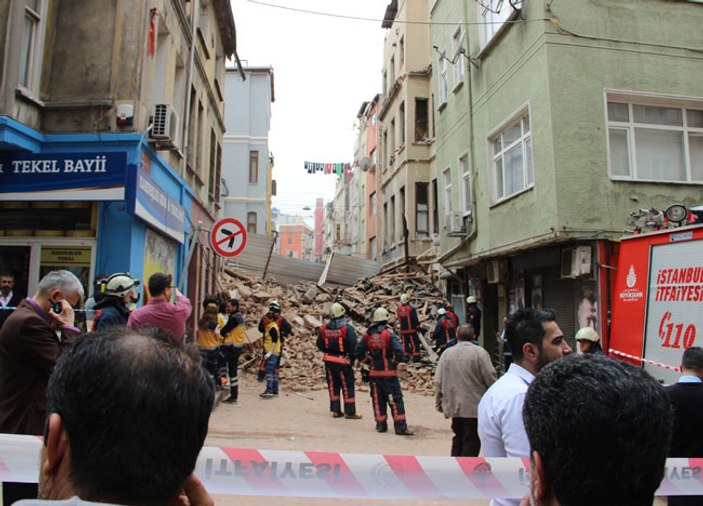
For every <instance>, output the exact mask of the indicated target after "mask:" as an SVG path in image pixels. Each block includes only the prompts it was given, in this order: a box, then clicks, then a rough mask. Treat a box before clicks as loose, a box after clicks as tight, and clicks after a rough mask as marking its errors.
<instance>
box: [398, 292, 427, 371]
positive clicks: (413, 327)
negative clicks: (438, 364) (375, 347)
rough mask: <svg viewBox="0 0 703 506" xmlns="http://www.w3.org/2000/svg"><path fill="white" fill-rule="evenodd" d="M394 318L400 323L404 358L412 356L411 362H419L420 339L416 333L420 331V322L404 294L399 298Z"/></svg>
mask: <svg viewBox="0 0 703 506" xmlns="http://www.w3.org/2000/svg"><path fill="white" fill-rule="evenodd" d="M396 316H397V317H398V322H399V323H400V339H401V341H402V344H403V349H404V350H405V354H406V356H412V360H413V362H419V361H420V358H421V355H420V338H419V337H418V335H417V333H418V331H419V329H420V320H419V319H418V317H417V310H416V309H415V308H414V307H413V306H412V305H411V304H410V295H408V294H407V293H404V294H402V295H401V296H400V306H398V309H396Z"/></svg>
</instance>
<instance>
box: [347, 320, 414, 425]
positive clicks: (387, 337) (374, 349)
mask: <svg viewBox="0 0 703 506" xmlns="http://www.w3.org/2000/svg"><path fill="white" fill-rule="evenodd" d="M389 319H390V313H389V312H388V311H387V310H386V309H384V308H382V307H379V308H378V309H376V310H375V311H374V312H373V315H372V317H371V326H370V327H369V328H368V330H367V331H366V334H365V335H364V338H363V339H361V340H360V341H359V343H358V344H357V345H356V350H355V351H354V355H355V357H356V358H357V359H360V360H366V361H368V362H370V365H371V369H370V371H369V390H370V393H371V401H372V404H373V413H374V417H375V419H376V431H378V432H386V431H388V415H387V406H388V405H390V407H391V415H392V416H393V426H394V428H395V433H396V434H398V435H399V436H411V435H413V434H414V433H413V431H411V430H409V429H408V424H407V421H406V420H405V404H404V403H403V392H402V390H401V388H400V381H399V380H398V370H397V367H398V364H399V363H401V362H403V359H404V355H403V347H402V346H401V344H400V341H398V338H397V337H396V335H395V334H394V333H393V331H392V329H391V328H390V327H389V326H388V320H389Z"/></svg>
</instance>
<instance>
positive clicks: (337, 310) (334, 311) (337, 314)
mask: <svg viewBox="0 0 703 506" xmlns="http://www.w3.org/2000/svg"><path fill="white" fill-rule="evenodd" d="M344 313H346V310H345V309H344V306H342V305H341V304H340V303H339V302H335V303H333V304H332V306H331V307H330V316H331V317H332V318H341V317H342V316H344Z"/></svg>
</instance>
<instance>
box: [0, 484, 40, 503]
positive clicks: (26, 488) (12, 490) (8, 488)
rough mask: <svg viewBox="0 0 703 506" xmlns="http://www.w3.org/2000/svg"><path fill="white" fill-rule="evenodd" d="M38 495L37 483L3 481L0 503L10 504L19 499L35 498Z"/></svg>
mask: <svg viewBox="0 0 703 506" xmlns="http://www.w3.org/2000/svg"><path fill="white" fill-rule="evenodd" d="M38 495H39V484H38V483H16V482H7V481H6V482H3V484H2V503H3V505H8V506H9V505H10V504H12V503H14V502H16V501H19V500H20V499H36V498H37V496H38Z"/></svg>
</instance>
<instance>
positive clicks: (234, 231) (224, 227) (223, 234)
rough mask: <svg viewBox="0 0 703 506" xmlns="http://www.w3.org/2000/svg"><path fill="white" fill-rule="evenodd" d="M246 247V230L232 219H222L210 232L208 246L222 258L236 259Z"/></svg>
mask: <svg viewBox="0 0 703 506" xmlns="http://www.w3.org/2000/svg"><path fill="white" fill-rule="evenodd" d="M246 245H247V230H246V228H244V225H242V223H241V222H240V221H238V220H235V219H234V218H222V219H221V220H220V221H218V222H217V223H215V225H214V226H213V227H212V230H211V231H210V246H211V247H212V249H213V250H214V251H215V253H217V254H218V255H221V256H223V257H236V256H237V255H239V254H240V253H241V252H242V251H243V250H244V247H245V246H246Z"/></svg>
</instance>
